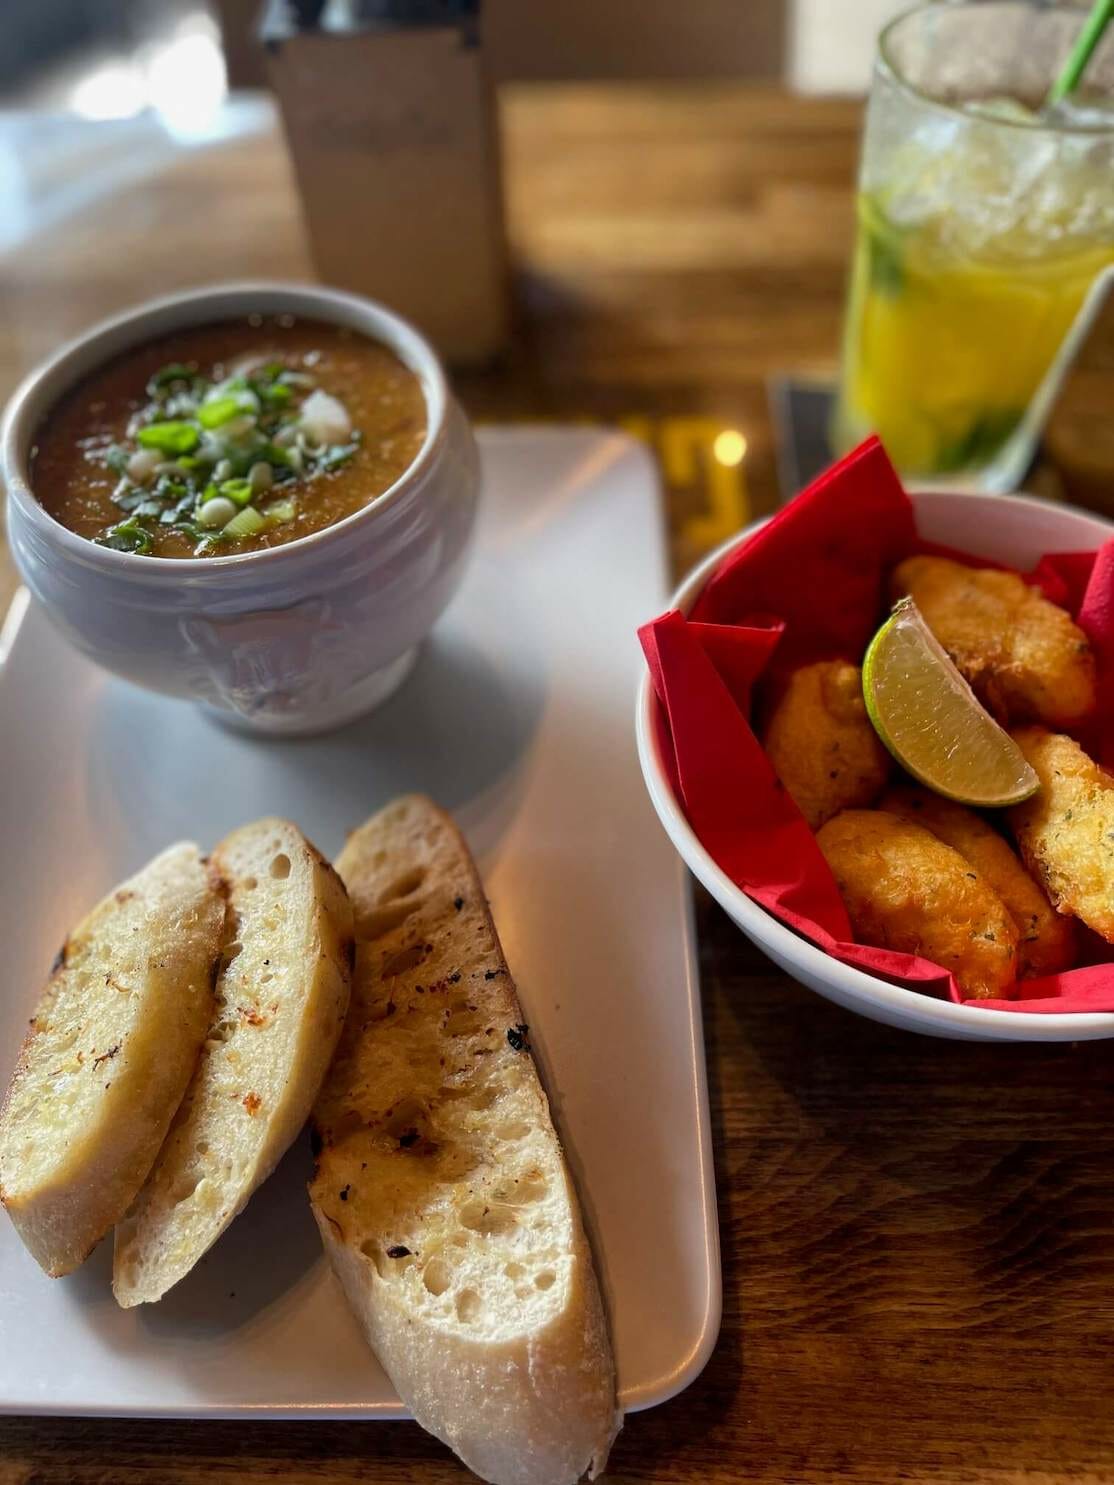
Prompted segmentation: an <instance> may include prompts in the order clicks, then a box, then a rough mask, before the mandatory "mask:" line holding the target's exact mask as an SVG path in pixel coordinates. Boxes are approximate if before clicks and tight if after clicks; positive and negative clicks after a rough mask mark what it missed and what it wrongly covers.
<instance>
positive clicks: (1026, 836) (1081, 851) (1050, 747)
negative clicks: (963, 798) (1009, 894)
mask: <svg viewBox="0 0 1114 1485" xmlns="http://www.w3.org/2000/svg"><path fill="white" fill-rule="evenodd" d="M1013 738H1014V741H1015V742H1016V743H1017V745H1018V747H1019V748H1020V749H1021V751H1022V752H1023V753H1024V754H1025V756H1026V758H1028V760H1029V762H1030V763H1031V764H1032V765H1033V767H1034V768H1035V769H1036V772H1037V777H1038V778H1039V779H1040V781H1041V786H1040V789H1039V790H1038V792H1037V793H1036V794H1034V795H1033V797H1032V799H1026V800H1025V801H1024V803H1023V804H1015V805H1014V806H1013V808H1012V809H1011V810H1010V812H1009V817H1010V824H1011V825H1012V827H1013V831H1014V834H1015V835H1016V837H1017V843H1018V845H1019V846H1020V847H1021V855H1022V857H1023V858H1024V861H1025V865H1026V866H1027V867H1028V868H1029V870H1030V871H1031V872H1032V873H1033V875H1034V876H1035V877H1036V878H1037V880H1038V881H1039V882H1040V883H1041V884H1042V885H1043V887H1044V890H1045V891H1046V892H1047V893H1048V895H1049V897H1050V898H1051V899H1052V902H1053V904H1054V905H1055V907H1056V908H1057V909H1058V910H1059V911H1060V912H1061V913H1074V914H1075V916H1076V917H1077V918H1081V919H1082V920H1083V922H1084V923H1086V924H1087V925H1088V926H1089V927H1091V928H1093V929H1094V930H1095V932H1096V933H1101V934H1102V936H1103V938H1105V939H1108V940H1109V941H1110V942H1111V943H1114V775H1111V774H1109V773H1107V771H1106V769H1105V768H1100V767H1099V765H1098V764H1097V763H1095V762H1094V761H1093V759H1091V758H1089V757H1088V756H1087V754H1086V753H1085V752H1084V751H1083V749H1082V748H1081V747H1080V746H1079V744H1078V743H1077V742H1076V741H1075V739H1074V738H1071V737H1064V736H1063V735H1062V734H1060V733H1055V732H1047V731H1046V730H1045V729H1044V728H1043V727H1019V728H1017V729H1016V730H1015V731H1014V733H1013Z"/></svg>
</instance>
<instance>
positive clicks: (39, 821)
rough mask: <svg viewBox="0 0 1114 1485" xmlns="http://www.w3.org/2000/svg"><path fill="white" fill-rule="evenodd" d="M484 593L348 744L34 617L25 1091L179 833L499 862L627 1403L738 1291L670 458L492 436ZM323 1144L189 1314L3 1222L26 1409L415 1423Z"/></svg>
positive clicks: (10, 1355)
mask: <svg viewBox="0 0 1114 1485" xmlns="http://www.w3.org/2000/svg"><path fill="white" fill-rule="evenodd" d="M481 442H482V447H483V459H484V474H485V492H484V503H483V507H482V515H481V521H480V532H479V539H478V547H477V551H476V554H475V558H474V561H473V564H472V566H471V568H470V571H469V574H468V577H467V579H466V582H465V585H464V587H463V589H462V591H461V593H460V594H459V596H458V598H457V599H456V600H455V601H454V603H453V605H452V607H451V608H450V609H449V611H448V612H447V613H446V614H445V616H444V618H443V619H442V621H441V623H440V624H439V625H438V626H437V628H436V630H435V632H434V634H433V635H432V637H431V639H430V641H429V643H428V644H427V646H426V647H425V650H424V652H423V654H422V657H421V659H420V661H419V664H418V667H417V669H416V670H415V672H414V674H413V676H412V677H411V678H410V680H409V681H408V682H407V683H406V685H405V687H404V688H403V689H402V690H401V691H400V692H399V693H398V694H397V695H396V696H395V697H394V698H393V699H392V700H391V701H389V702H387V703H386V704H385V705H384V706H383V707H382V708H381V709H380V710H379V711H378V712H376V713H374V714H373V715H372V716H370V717H367V718H365V719H364V720H363V721H360V722H357V723H355V724H353V725H352V726H351V727H348V728H346V729H345V730H343V731H341V732H337V733H334V734H332V735H331V736H329V737H325V738H318V739H311V740H309V741H296V742H278V741H273V740H262V739H257V738H249V737H244V736H240V735H238V734H235V733H232V732H229V731H226V730H225V729H224V728H222V727H220V726H218V725H215V724H214V723H213V722H211V721H209V720H207V719H206V718H205V716H203V715H202V713H201V712H200V711H199V710H198V709H196V708H194V707H193V706H191V705H189V704H186V703H182V702H177V701H171V700H168V699H166V698H163V697H159V696H153V695H149V694H147V693H145V692H142V691H138V690H136V689H134V688H132V687H131V686H128V685H126V684H124V683H123V682H121V681H116V680H113V679H111V678H110V677H108V676H106V675H104V674H103V673H102V672H101V671H99V670H97V669H96V668H95V667H94V666H92V665H91V664H89V663H88V662H87V661H85V660H82V659H81V658H79V657H78V656H77V655H76V654H75V653H74V652H73V651H71V650H70V649H69V648H68V646H67V645H66V644H65V643H64V642H63V641H62V640H61V639H60V638H59V637H58V636H56V635H55V633H54V632H53V630H52V629H51V627H50V626H49V624H48V623H47V621H46V619H45V618H44V616H43V614H42V613H41V612H40V611H39V610H38V609H37V607H36V606H34V605H31V606H30V607H29V608H27V610H26V612H25V613H24V614H23V617H22V619H21V620H15V619H13V621H12V622H11V623H9V625H8V631H7V640H8V654H7V657H6V660H5V661H4V663H3V666H2V668H0V808H2V815H0V821H2V824H0V830H2V838H0V843H2V846H3V853H4V862H5V867H4V890H3V892H2V893H0V943H2V944H3V945H4V956H5V964H6V970H7V973H6V976H5V980H4V983H3V988H2V991H0V1072H2V1074H3V1076H4V1077H5V1078H6V1076H7V1074H8V1073H9V1071H10V1068H11V1065H12V1063H13V1061H14V1058H15V1054H16V1050H17V1048H18V1045H19V1043H20V1041H21V1039H22V1036H23V1031H24V1028H25V1026H26V1022H27V1018H28V1016H29V1015H30V1013H31V1010H32V1007H33V1005H34V1000H35V996H36V994H37V991H38V988H39V986H40V984H41V982H42V980H43V978H44V976H45V973H46V970H47V967H48V966H49V964H50V962H51V960H52V959H53V957H54V952H55V950H56V949H57V947H58V945H59V944H60V943H61V942H62V940H63V938H64V936H65V934H66V932H67V930H68V929H69V928H70V927H71V926H72V924H73V923H74V921H75V920H76V919H77V918H78V917H79V916H80V915H81V914H82V913H83V912H84V911H85V910H86V909H87V908H88V907H89V906H90V905H91V904H92V903H93V902H94V901H96V900H97V899H98V898H99V897H100V896H101V895H103V894H104V893H105V892H106V891H107V890H108V889H109V888H110V887H111V886H112V885H113V884H114V883H115V882H116V881H118V880H119V879H120V878H121V877H123V876H126V875H127V874H129V873H130V872H132V871H134V870H135V869H136V868H137V867H138V866H139V865H140V864H141V863H142V862H143V861H144V860H146V859H147V858H148V857H149V856H151V855H153V854H154V853H155V852H156V851H158V850H161V849H162V848H163V847H164V846H165V845H167V844H168V843H169V842H170V841H173V840H176V839H180V838H183V837H185V838H191V839H196V840H198V841H200V842H201V843H202V845H203V846H204V847H205V848H208V847H210V846H212V845H213V844H214V843H215V842H216V841H217V840H218V839H219V838H220V836H221V835H223V834H224V833H225V832H226V831H228V830H229V829H231V828H232V827H233V826H235V825H238V824H240V823H241V822H243V821H246V820H250V819H253V818H254V817H256V816H258V815H262V814H282V815H287V816H289V817H290V818H291V819H292V820H295V821H297V823H298V824H299V825H301V826H302V828H303V829H304V830H305V831H306V833H307V834H308V835H310V836H311V837H312V838H313V840H315V841H316V842H317V844H318V845H319V846H320V847H321V848H322V850H324V851H326V852H336V851H337V850H338V849H339V847H340V845H341V843H342V841H343V839H344V834H345V831H346V830H348V829H350V828H352V827H353V826H355V825H358V824H359V823H360V822H362V821H363V820H364V818H365V817H366V816H367V815H369V814H370V813H371V812H372V811H373V810H376V809H378V808H379V807H380V805H382V804H384V803H385V802H386V801H387V800H388V799H390V798H391V797H392V796H393V795H395V794H398V793H401V792H403V791H406V790H414V789H418V790H424V791H425V792H427V793H429V794H432V795H433V796H434V798H435V799H437V800H438V802H439V803H441V804H443V805H445V806H446V807H447V808H449V809H451V810H452V811H453V812H454V813H455V814H456V817H457V819H458V820H459V821H460V822H461V824H462V826H463V828H464V830H465V831H466V833H467V835H468V838H469V840H470V842H471V844H472V846H473V848H474V850H475V851H476V853H477V856H478V858H479V863H480V868H481V870H482V871H483V873H484V877H485V881H486V883H487V886H488V891H489V894H490V897H491V902H492V907H493V910H494V914H495V919H496V922H497V924H498V926H499V931H500V933H501V935H502V937H503V942H504V945H505V948H506V951H507V957H508V959H509V961H510V965H511V969H512V972H513V974H514V975H515V978H516V980H517V982H518V988H519V992H520V994H521V997H522V1002H523V1006H524V1008H525V1015H526V1017H527V1019H528V1021H529V1022H530V1026H531V1033H532V1040H533V1044H534V1047H535V1049H536V1051H537V1053H538V1056H539V1059H540V1062H541V1065H542V1068H543V1073H544V1076H545V1080H546V1084H547V1087H548V1089H549V1093H550V1097H551V1099H552V1103H553V1109H554V1114H555V1116H556V1119H557V1122H558V1124H559V1126H560V1129H561V1131H562V1134H563V1136H564V1139H565V1142H566V1146H567V1149H568V1152H569V1155H570V1158H571V1160H572V1164H573V1166H574V1169H575V1172H576V1175H577V1178H578V1181H579V1186H580V1191H581V1195H582V1197H583V1201H584V1206H585V1209H586V1216H587V1219H588V1223H589V1226H590V1228H591V1231H592V1233H593V1237H594V1240H595V1245H596V1252H597V1254H598V1255H599V1260H600V1265H601V1268H602V1273H603V1280H604V1288H605V1291H606V1294H607V1297H608V1301H609V1305H610V1311H611V1317H612V1326H613V1332H614V1339H615V1349H616V1354H617V1358H618V1367H619V1385H620V1395H621V1400H622V1403H623V1405H624V1406H625V1407H626V1408H628V1409H633V1408H643V1407H649V1406H651V1405H652V1404H654V1403H657V1402H661V1401H663V1400H664V1399H665V1398H667V1397H669V1396H671V1395H672V1394H674V1393H675V1392H678V1391H680V1389H681V1388H683V1387H684V1386H686V1385H687V1384H688V1383H689V1382H690V1381H691V1380H692V1379H693V1378H694V1377H695V1376H696V1375H697V1373H698V1372H699V1371H700V1369H701V1367H702V1366H703V1364H704V1362H705V1360H706V1359H707V1357H708V1354H709V1352H710V1350H711V1347H712V1345H713V1344H714V1341H715V1337H716V1333H717V1330H718V1327H719V1312H720V1274H719V1253H718V1240H717V1227H716V1210H715V1191H714V1185H713V1176H712V1164H711V1149H710V1139H709V1130H708V1109H707V1093H706V1087H705V1079H704V1051H703V1043H702V1036H701V1022H700V1006H699V993H698V988H697V983H696V974H695V967H694V962H693V944H692V928H691V923H690V918H689V909H688V896H687V888H686V886H685V883H684V880H683V876H682V869H681V866H680V864H679V862H678V860H677V858H676V857H675V855H674V854H673V851H672V848H671V847H670V845H669V843H668V841H667V840H666V838H665V835H664V834H663V832H662V831H661V828H660V827H659V825H658V823H657V821H656V819H655V818H654V816H653V813H652V811H651V809H650V805H649V803H648V801H647V799H646V796H645V794H644V791H643V787H642V783H641V780H640V777H639V773H638V767H637V763H636V759H635V751H634V737H633V725H632V720H633V703H634V693H635V681H636V677H637V673H638V669H639V665H640V657H639V653H638V646H637V642H636V639H635V628H636V626H637V625H638V624H639V623H640V622H642V621H643V620H645V619H647V618H649V617H652V615H653V614H654V613H655V612H656V611H657V610H658V608H659V607H660V606H661V602H662V599H663V596H664V594H665V577H666V573H665V558H664V553H663V546H662V531H661V518H660V513H659V510H658V495H657V487H656V486H657V482H656V476H655V474H654V470H653V466H652V464H651V462H650V460H649V458H648V456H647V455H646V453H645V452H644V451H643V450H642V449H641V448H640V447H639V446H637V445H636V444H633V443H631V442H630V441H628V440H626V439H625V438H621V437H619V436H617V435H614V434H604V433H600V432H595V431H581V430H560V429H545V430H538V429H521V430H513V429H506V430H489V431H486V432H484V433H483V434H482V436H481ZM309 1165H310V1161H309V1152H308V1149H307V1142H306V1141H305V1140H304V1139H302V1140H299V1141H298V1143H297V1145H296V1146H295V1148H294V1149H293V1150H292V1151H291V1152H290V1154H289V1155H288V1156H287V1158H286V1160H285V1161H284V1162H283V1163H282V1165H281V1166H280V1167H279V1169H278V1171H277V1172H276V1173H275V1175H274V1176H273V1177H272V1178H271V1180H270V1181H269V1182H267V1184H266V1185H265V1186H263V1187H262V1188H261V1190H260V1191H259V1192H258V1193H257V1194H256V1196H255V1197H254V1198H253V1200H252V1202H251V1204H250V1206H249V1207H248V1209H247V1211H246V1212H245V1213H244V1215H243V1216H242V1217H240V1218H239V1220H238V1221H237V1222H236V1223H234V1224H233V1226H232V1227H231V1228H230V1229H229V1231H228V1232H227V1233H226V1234H225V1236H224V1238H223V1239H222V1240H221V1241H220V1242H219V1243H218V1244H216V1246H215V1247H214V1248H213V1249H212V1250H211V1251H210V1252H209V1253H208V1254H207V1255H206V1257H205V1258H204V1259H203V1260H202V1262H201V1263H200V1264H199V1265H198V1267H197V1269H195V1270H194V1272H193V1273H192V1274H191V1275H189V1276H188V1277H187V1278H186V1279H185V1280H183V1282H182V1283H181V1284H179V1285H178V1287H177V1288H175V1289H174V1290H172V1291H171V1293H170V1294H169V1295H168V1296H167V1297H166V1299H164V1300H163V1301H162V1302H161V1303H160V1304H157V1305H149V1306H142V1307H141V1308H139V1309H136V1310H129V1311H123V1310H120V1309H118V1308H117V1306H116V1304H115V1302H114V1300H113V1298H112V1293H111V1290H110V1287H109V1275H110V1269H111V1244H110V1243H108V1242H106V1243H102V1244H101V1246H100V1248H98V1250H97V1251H96V1252H95V1253H94V1255H93V1257H92V1258H91V1259H90V1260H89V1261H88V1263H86V1264H85V1266H84V1268H82V1269H81V1270H79V1271H78V1272H77V1273H76V1274H74V1275H72V1276H70V1277H69V1278H66V1279H57V1280H51V1279H47V1278H45V1277H44V1276H43V1274H42V1273H41V1272H40V1271H39V1269H38V1268H37V1266H36V1265H35V1263H34V1262H33V1261H32V1259H31V1258H30V1256H29V1255H28V1254H27V1253H26V1252H25V1251H24V1250H23V1248H22V1246H21V1245H20V1243H19V1241H18V1239H17V1238H16V1236H15V1233H14V1231H13V1229H12V1227H11V1225H10V1224H9V1223H8V1222H7V1221H6V1220H5V1219H3V1218H0V1337H2V1338H3V1340H2V1344H0V1411H5V1412H43V1413H83V1414H96V1413H104V1414H134V1415H144V1414H153V1415H182V1416H188V1417H228V1416H237V1415H242V1414H249V1413H250V1414H260V1413H261V1414H266V1415H273V1416H275V1417H304V1416H306V1415H309V1416H315V1415H316V1416H322V1417H333V1418H337V1417H342V1418H343V1417H360V1418H364V1417H368V1418H371V1417H374V1418H398V1417H404V1416H406V1415H405V1413H404V1411H403V1409H402V1408H401V1407H400V1404H399V1401H398V1398H397V1397H396V1396H395V1393H394V1390H393V1389H392V1387H391V1385H390V1383H389V1382H388V1381H387V1379H386V1377H385V1376H384V1375H383V1373H382V1371H381V1370H380V1369H379V1367H378V1365H377V1364H376V1362H375V1361H374V1359H373V1358H372V1356H371V1354H370V1352H369V1351H368V1350H367V1347H366V1346H365V1344H364V1341H363V1339H362V1336H361V1334H360V1332H359V1330H358V1329H357V1326H356V1322H355V1321H354V1320H353V1319H352V1317H351V1315H350V1314H349V1312H348V1310H347V1308H346V1306H345V1303H344V1301H343V1298H342V1296H341V1293H340V1290H339V1288H338V1287H337V1285H336V1284H335V1282H334V1280H333V1278H332V1275H331V1273H330V1272H329V1269H328V1266H327V1264H326V1263H325V1260H324V1258H323V1257H322V1254H321V1250H320V1244H319V1241H318V1237H317V1232H316V1229H315V1227H314V1224H313V1220H312V1218H311V1216H310V1213H309V1207H308V1203H307V1200H306V1195H305V1182H306V1179H307V1177H308V1174H309Z"/></svg>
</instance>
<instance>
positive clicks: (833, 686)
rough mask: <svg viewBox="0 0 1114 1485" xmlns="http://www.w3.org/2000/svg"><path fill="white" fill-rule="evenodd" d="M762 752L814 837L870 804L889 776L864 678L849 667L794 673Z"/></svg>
mask: <svg viewBox="0 0 1114 1485" xmlns="http://www.w3.org/2000/svg"><path fill="white" fill-rule="evenodd" d="M765 747H766V753H767V755H768V757H769V759H770V762H771V763H772V764H773V766H774V772H775V773H776V774H777V776H778V778H779V779H780V780H781V782H782V783H783V784H784V785H785V787H786V789H788V791H789V793H790V795H791V796H792V798H793V802H794V803H795V804H796V806H797V808H798V809H799V810H800V812H801V814H802V815H804V817H805V819H806V820H807V821H808V824H809V828H810V829H812V830H818V829H819V828H820V826H821V825H823V823H824V821H825V820H829V819H831V817H832V816H833V815H837V814H838V813H839V812H840V810H842V809H848V808H849V807H852V806H856V805H868V804H873V802H874V800H875V799H876V798H877V797H878V795H879V794H880V793H881V791H882V790H883V789H884V788H885V787H886V781H887V779H888V778H889V776H890V770H891V768H892V763H891V760H890V755H889V753H887V752H886V749H885V748H884V747H883V746H882V743H881V742H880V741H879V739H878V734H877V733H876V732H875V730H874V728H873V727H872V726H871V725H870V719H869V717H868V716H867V714H866V706H865V704H864V702H863V683H862V672H861V671H860V670H859V667H858V666H857V665H850V664H848V662H847V661H846V660H820V661H818V662H817V663H816V664H815V665H805V666H802V667H801V668H800V669H799V670H795V671H794V672H793V674H792V675H791V676H790V678H789V683H788V685H787V686H786V689H785V692H784V694H783V696H782V697H781V700H780V701H779V702H778V704H777V706H776V707H775V708H774V711H773V713H772V714H771V716H770V721H769V724H768V726H767V728H766V737H765Z"/></svg>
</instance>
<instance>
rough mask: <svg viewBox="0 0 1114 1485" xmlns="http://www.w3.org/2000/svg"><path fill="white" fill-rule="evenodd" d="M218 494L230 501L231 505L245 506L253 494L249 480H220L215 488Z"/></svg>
mask: <svg viewBox="0 0 1114 1485" xmlns="http://www.w3.org/2000/svg"><path fill="white" fill-rule="evenodd" d="M217 489H218V490H219V492H220V494H222V495H223V496H224V497H225V499H226V500H231V501H232V503H233V505H247V503H248V502H249V501H250V500H251V497H252V495H253V494H254V493H255V492H254V490H253V489H252V487H251V480H243V479H240V480H221V482H220V484H219V485H218V486H217Z"/></svg>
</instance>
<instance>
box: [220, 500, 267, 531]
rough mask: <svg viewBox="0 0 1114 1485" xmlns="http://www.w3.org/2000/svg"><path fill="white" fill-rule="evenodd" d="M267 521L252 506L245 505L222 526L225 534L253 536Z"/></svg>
mask: <svg viewBox="0 0 1114 1485" xmlns="http://www.w3.org/2000/svg"><path fill="white" fill-rule="evenodd" d="M266 524H267V522H266V521H265V520H264V519H263V517H262V516H261V515H260V514H259V512H258V511H257V510H256V509H255V507H254V506H252V505H249V506H246V507H245V508H244V509H243V510H242V511H239V512H238V513H237V514H236V515H234V516H233V517H232V519H231V521H229V523H228V525H227V526H225V527H224V534H225V536H232V537H240V536H254V535H255V534H256V532H257V531H262V530H263V528H264V527H265V526H266Z"/></svg>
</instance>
